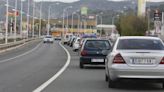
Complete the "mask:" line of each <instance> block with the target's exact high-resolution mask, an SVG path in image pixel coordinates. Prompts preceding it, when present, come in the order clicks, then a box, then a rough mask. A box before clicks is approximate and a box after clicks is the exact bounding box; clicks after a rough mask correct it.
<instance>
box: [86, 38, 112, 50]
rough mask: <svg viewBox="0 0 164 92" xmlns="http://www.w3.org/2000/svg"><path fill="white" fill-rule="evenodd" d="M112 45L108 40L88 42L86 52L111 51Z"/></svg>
mask: <svg viewBox="0 0 164 92" xmlns="http://www.w3.org/2000/svg"><path fill="white" fill-rule="evenodd" d="M110 48H111V45H110V43H109V41H106V40H88V41H86V43H85V46H84V49H85V50H104V49H105V50H109V49H110Z"/></svg>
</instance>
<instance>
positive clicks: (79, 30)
mask: <svg viewBox="0 0 164 92" xmlns="http://www.w3.org/2000/svg"><path fill="white" fill-rule="evenodd" d="M75 14H76V15H77V16H78V34H79V32H80V30H79V29H80V15H79V14H77V13H75Z"/></svg>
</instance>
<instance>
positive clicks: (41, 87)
mask: <svg viewBox="0 0 164 92" xmlns="http://www.w3.org/2000/svg"><path fill="white" fill-rule="evenodd" d="M59 44H60V46H61V47H62V48H63V49H64V50H65V52H66V53H67V57H68V58H67V62H66V63H65V65H64V66H63V67H62V68H61V69H60V70H59V71H58V72H57V73H56V74H55V75H54V76H53V77H51V78H50V79H49V80H48V81H46V82H45V83H43V84H42V85H41V86H39V87H38V88H37V89H35V90H33V92H41V91H43V90H44V89H45V88H46V87H47V86H48V85H50V84H51V83H52V82H53V81H55V80H56V79H57V78H58V77H59V76H60V75H61V74H62V73H63V72H64V71H65V70H66V69H67V67H68V66H69V64H70V61H71V55H70V53H69V52H68V50H67V49H66V48H65V47H64V46H63V45H62V44H61V42H60V43H59Z"/></svg>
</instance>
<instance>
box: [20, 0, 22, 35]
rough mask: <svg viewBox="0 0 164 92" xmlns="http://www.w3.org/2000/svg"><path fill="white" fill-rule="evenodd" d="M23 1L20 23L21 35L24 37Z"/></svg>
mask: <svg viewBox="0 0 164 92" xmlns="http://www.w3.org/2000/svg"><path fill="white" fill-rule="evenodd" d="M22 24H23V1H22V0H21V23H20V35H21V36H22V31H23V26H22Z"/></svg>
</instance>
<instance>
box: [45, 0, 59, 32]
mask: <svg viewBox="0 0 164 92" xmlns="http://www.w3.org/2000/svg"><path fill="white" fill-rule="evenodd" d="M52 5H59V3H55V4H52ZM52 5H50V6H49V7H48V29H47V35H49V32H50V15H51V14H50V12H51V6H52Z"/></svg>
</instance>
